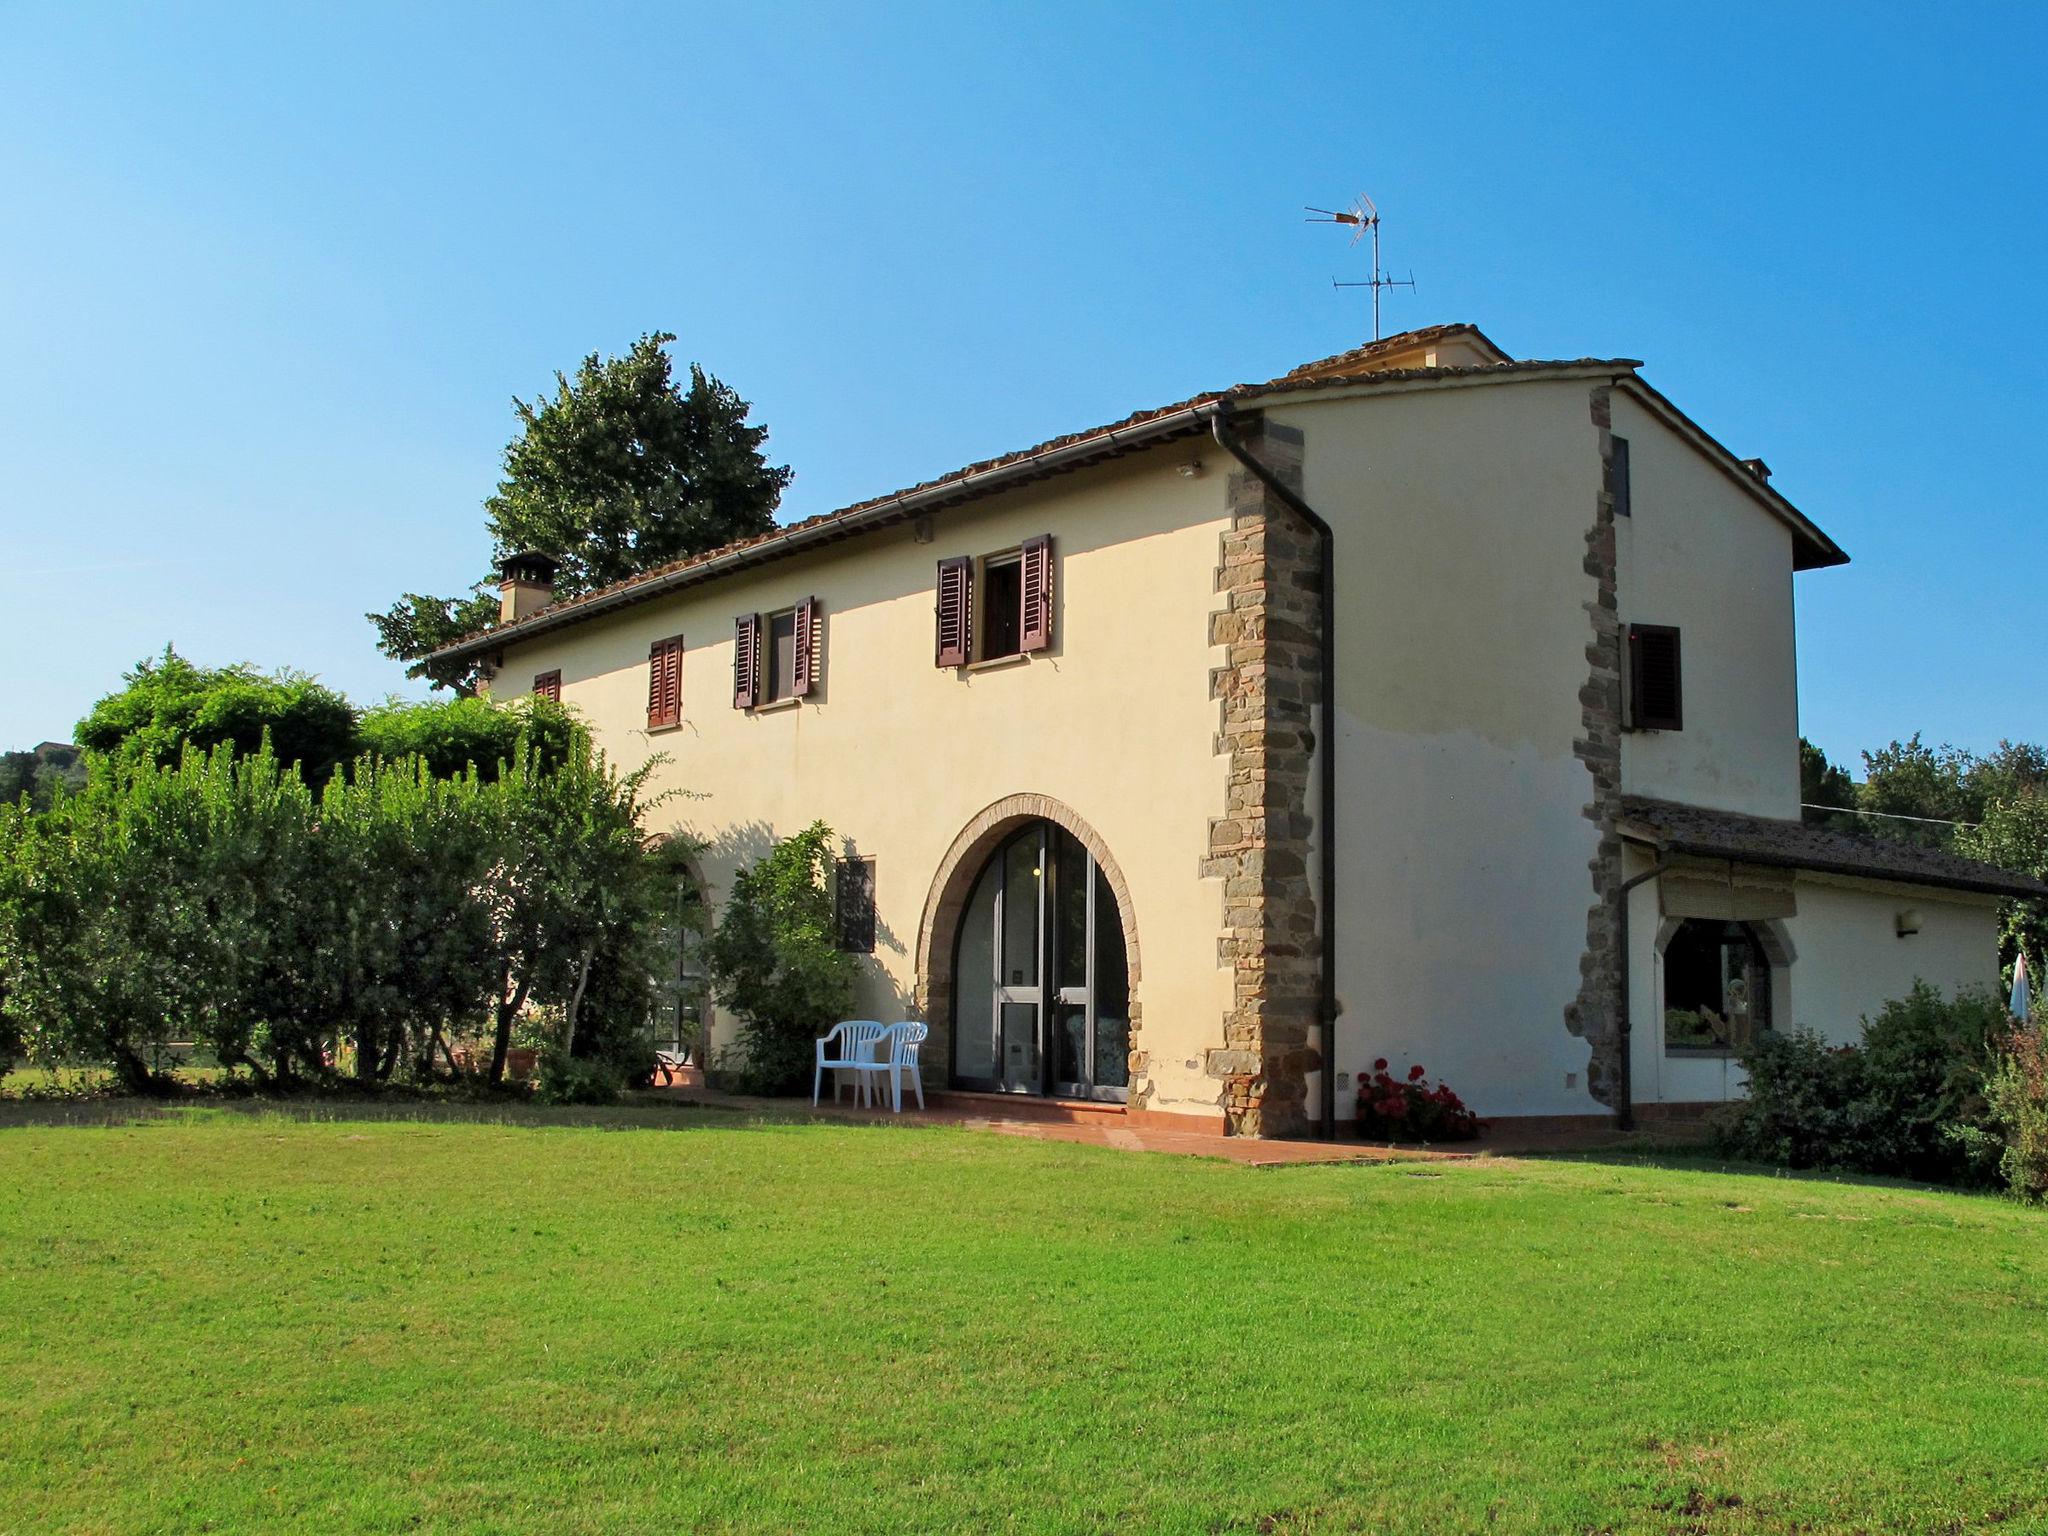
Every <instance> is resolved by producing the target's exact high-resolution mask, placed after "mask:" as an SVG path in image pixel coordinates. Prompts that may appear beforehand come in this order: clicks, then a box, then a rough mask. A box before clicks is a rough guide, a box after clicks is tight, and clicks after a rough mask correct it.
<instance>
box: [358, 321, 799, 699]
mask: <svg viewBox="0 0 2048 1536" xmlns="http://www.w3.org/2000/svg"><path fill="white" fill-rule="evenodd" d="M674 340H675V337H674V336H672V335H670V334H668V333H667V332H663V331H657V332H654V333H653V334H651V335H647V336H642V337H641V338H640V339H639V340H638V341H637V342H635V343H634V344H633V347H632V349H631V350H630V351H629V352H627V353H626V355H625V356H623V357H600V356H599V355H598V354H597V353H595V352H593V353H591V354H590V356H588V357H586V358H584V360H583V363H582V366H581V367H579V368H578V369H577V370H576V376H575V378H573V379H571V378H569V377H568V376H567V375H565V374H561V373H557V374H556V375H555V391H554V393H553V394H552V395H546V396H542V397H541V398H539V399H536V400H533V401H526V400H519V399H514V400H513V402H512V408H513V410H514V411H515V412H516V413H517V414H518V417H519V433H518V435H517V436H516V437H514V438H513V439H512V441H511V442H510V443H509V444H508V445H507V446H506V448H505V473H504V478H503V479H502V480H500V481H499V482H498V489H497V491H496V493H495V494H494V495H492V496H491V497H490V498H489V499H488V500H487V501H486V502H485V503H484V510H485V512H486V513H487V514H488V517H489V527H490V533H491V541H492V545H493V550H494V554H495V555H497V556H504V555H507V554H511V553H514V552H516V551H520V550H528V549H534V550H541V551H544V552H545V553H547V554H550V555H553V556H554V557H555V558H556V559H557V560H559V561H560V562H561V571H560V574H559V575H558V576H557V577H556V580H555V591H556V594H557V596H561V597H573V596H575V595H576V594H578V593H582V592H588V591H591V590H593V589H594V588H597V587H602V586H606V585H608V584H610V583H612V582H615V581H620V580H623V579H624V578H626V577H628V576H637V575H639V574H640V573H641V572H643V571H650V570H653V569H655V568H656V567H658V566H663V565H667V564H668V563H670V562H671V561H674V560H681V559H684V558H686V557H688V556H690V555H697V554H702V553H704V552H705V551H707V550H712V549H717V548H719V547H720V546H721V545H725V544H730V543H732V542H733V541H735V540H737V539H745V538H751V537H753V536H754V535H756V534H762V533H767V532H768V531H769V530H771V529H772V528H773V527H774V526H775V508H776V507H777V505H778V504H779V503H780V502H781V500H782V490H783V487H784V486H786V485H788V484H789V479H790V471H789V469H788V467H787V466H783V467H780V468H778V467H774V466H771V465H770V464H769V463H768V462H767V460H766V459H765V458H764V457H763V455H762V452H761V445H762V444H763V443H764V442H765V441H766V440H767V437H768V430H767V428H765V427H758V426H753V425H751V424H749V422H748V420H747V415H748V412H749V411H750V410H751V409H752V407H750V406H749V405H748V403H747V402H746V401H745V400H742V399H741V398H740V397H739V395H738V394H737V393H736V392H735V391H734V390H732V389H731V388H729V387H728V386H726V385H724V384H721V383H720V382H719V381H718V380H717V379H715V378H713V377H712V376H711V375H709V374H707V373H706V372H705V371H704V370H703V369H702V368H700V367H698V366H697V365H696V364H695V363H692V364H691V365H690V382H689V386H688V387H687V388H684V387H682V386H681V385H680V384H678V382H677V381H676V379H675V377H674V374H673V372H672V369H671V364H670V360H669V355H668V352H667V351H666V350H665V349H666V347H667V345H668V343H669V342H671V341H674ZM496 616H497V605H496V601H495V599H494V598H493V597H492V596H491V595H490V594H489V592H488V590H487V586H486V583H481V582H480V583H478V585H477V586H476V587H475V588H473V589H472V591H471V593H470V595H468V596H466V597H454V598H437V597H428V596H423V595H421V594H419V593H407V594H406V596H405V597H404V598H403V599H402V600H401V601H400V602H398V603H396V604H394V605H393V606H392V608H391V609H390V610H389V611H388V612H386V613H381V614H378V613H373V614H370V615H368V616H367V617H368V618H369V620H370V622H371V623H372V624H374V625H376V626H377V631H378V644H379V647H380V649H382V650H383V651H384V653H385V654H386V655H387V656H391V657H394V658H396V659H397V660H400V661H404V662H407V663H409V665H408V666H407V668H406V673H407V675H408V676H410V677H425V678H427V679H428V680H429V681H430V682H432V683H433V684H434V686H436V687H440V688H451V689H453V690H454V691H456V692H457V693H463V694H467V693H473V692H474V691H475V687H476V678H475V674H474V672H473V671H471V670H469V669H466V668H462V667H450V666H449V665H448V664H446V663H432V662H428V661H427V660H426V657H427V655H428V654H429V653H430V652H431V651H433V650H435V649H436V648H438V647H440V646H443V645H446V644H448V643H449V642H450V641H452V640H455V639H458V638H460V637H461V636H463V635H465V634H471V633H474V632H475V631H476V630H478V629H481V628H483V627H485V626H487V625H488V624H489V623H490V622H491V621H492V620H493V619H495V618H496Z"/></svg>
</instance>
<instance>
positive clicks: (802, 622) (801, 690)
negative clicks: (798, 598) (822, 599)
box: [789, 597, 818, 699]
mask: <svg viewBox="0 0 2048 1536" xmlns="http://www.w3.org/2000/svg"><path fill="white" fill-rule="evenodd" d="M817 678H818V600H817V599H816V598H815V597H807V598H805V599H804V600H803V601H802V602H800V603H798V604H797V605H796V661H795V666H794V675H793V676H792V677H791V678H790V687H789V691H790V694H791V696H792V697H794V698H799V699H805V698H809V697H810V694H811V689H812V688H813V687H815V686H816V685H817Z"/></svg>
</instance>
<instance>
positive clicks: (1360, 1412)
mask: <svg viewBox="0 0 2048 1536" xmlns="http://www.w3.org/2000/svg"><path fill="white" fill-rule="evenodd" d="M33 1108H34V1107H32V1106H12V1111H11V1114H10V1119H12V1120H14V1121H17V1122H19V1121H23V1120H34V1119H36V1118H38V1116H37V1115H36V1114H34V1113H31V1111H32V1109H33ZM134 1113H136V1114H139V1115H140V1118H127V1117H128V1115H129V1114H130V1112H128V1111H120V1110H116V1109H111V1108H108V1107H106V1106H91V1105H77V1106H52V1107H51V1108H50V1109H49V1110H48V1111H45V1112H43V1113H42V1114H41V1116H40V1118H42V1119H45V1120H48V1119H58V1120H66V1119H68V1120H70V1121H73V1122H75V1123H69V1124H20V1123H17V1124H14V1125H13V1126H12V1128H9V1129H5V1130H0V1531H10V1532H11V1531H24V1532H26V1531H36V1532H44V1531H91V1532H103V1531H109V1532H111V1531H120V1532H128V1531H165V1532H169V1531H179V1532H183V1531H197V1530H213V1531H282V1530H289V1531H294V1532H308V1531H330V1530H364V1531H371V1530H374V1531H385V1530H398V1529H424V1530H434V1531H463V1532H470V1531H473V1532H485V1531H490V1532H498V1531H536V1532H539V1531H545V1532H550V1533H554V1532H598V1531H604V1532H613V1531H628V1532H631V1531H650V1532H651V1531H662V1532H672V1531H683V1530H692V1531H694V1530H745V1531H754V1530H805V1531H832V1530H873V1531H903V1530H959V1529H977V1530H984V1529H1014V1530H1026V1531H1111V1530H1116V1531H1123V1530H1134V1529H1146V1530H1152V1529H1157V1530H1170V1531H1189V1532H1214V1531H1244V1532H1308V1531H1354V1530H1355V1531H1370V1532H1376V1533H1393V1532H1429V1533H1432V1536H1436V1533H1444V1532H1459V1531H1492V1532H1523V1531H1527V1532H1592V1531H1600V1532H1608V1531H1611V1532H1638V1531H1640V1532H1705V1533H1718V1532H1752V1531H1795V1530H1796V1531H1805V1532H1823V1531H1872V1530H1883V1531H1893V1530H1926V1531H1943V1532H1949V1531H1965V1530H1975V1529H1979V1528H1983V1529H1991V1528H1993V1527H1996V1528H1998V1529H2001V1530H2004V1531H2020V1530H2039V1529H2043V1528H2048V1391H2044V1387H2048V1306H2044V1298H2048V1246H2044V1242H2043V1239H2044V1236H2048V1225H2044V1218H2042V1217H2040V1216H2037V1215H2034V1214H2031V1213H2029V1212H2026V1211H2023V1210H2020V1209H2018V1208H2015V1207H2010V1206H2007V1205H2005V1204H2002V1203H2000V1202H1998V1201H1995V1200H1991V1199H1985V1198H1975V1197H1967V1196H1959V1195H1947V1194H1937V1193H1929V1192H1924V1191H1918V1190H1911V1189H1905V1188H1899V1187H1886V1186H1880V1185H1868V1184H1853V1183H1838V1182H1824V1181H1808V1180H1796V1179H1789V1178H1780V1177H1771V1176H1765V1175H1760V1174H1757V1173H1754V1172H1747V1173H1745V1172H1729V1171H1723V1170H1717V1169H1711V1168H1706V1167H1697V1168H1689V1167H1668V1166H1661V1167H1660V1166H1650V1165H1648V1164H1639V1163H1598V1162H1563V1161H1558V1162H1510V1161H1489V1160H1482V1161H1478V1162H1473V1163H1463V1164H1435V1165H1418V1164H1404V1165H1387V1166H1357V1165H1354V1166H1340V1167H1297V1168H1281V1169H1249V1168H1242V1167H1236V1166H1231V1165H1228V1164H1223V1163H1212V1162H1205V1161H1197V1160H1188V1159H1178V1158H1169V1157H1163V1156H1148V1155H1140V1154H1131V1153H1121V1152H1114V1151H1108V1150H1101V1149H1095V1148H1087V1147H1078V1146H1068V1145H1061V1144H1054V1143H1041V1142H1032V1141H1022V1140H1014V1139H1011V1138H1007V1137H1001V1136H994V1135H989V1134H985V1133H975V1132H969V1131H958V1130H947V1129H905V1128H901V1127H865V1126H846V1125H802V1124H794V1123H777V1122H775V1121H773V1120H765V1119H764V1120H742V1119H740V1118H738V1117H735V1116H730V1115H719V1114H717V1113H715V1112H703V1111H699V1112H694V1113H693V1112H688V1111H676V1110H659V1111H644V1112H638V1113H635V1112H611V1113H607V1112H586V1113H584V1114H580V1115H573V1116H563V1117H550V1116H547V1115H544V1114H539V1113H535V1112H521V1113H513V1112H496V1111H484V1112H480V1113H473V1114H471V1115H468V1116H465V1115H462V1114H459V1113H456V1112H453V1111H448V1110H435V1109H431V1108H425V1109H417V1110H407V1111H403V1112H396V1113H393V1114H390V1115H384V1116H377V1117H372V1116H370V1115H369V1114H368V1113H366V1111H365V1110H364V1109H362V1108H360V1107H357V1106H345V1107H338V1108H337V1109H336V1110H335V1111H334V1114H335V1116H336V1118H334V1119H331V1120H323V1119H319V1118H308V1117H305V1116H284V1115H279V1114H275V1113H265V1112H262V1111H258V1110H251V1109H232V1108H200V1109H191V1108H183V1109H172V1110H167V1111H155V1112H148V1113H142V1112H134ZM558 1119H559V1120H562V1121H573V1122H575V1123H573V1124H572V1123H552V1122H553V1121H554V1120H558ZM96 1120H97V1121H99V1122H102V1123H97V1124H95V1123H90V1122H93V1121H96Z"/></svg>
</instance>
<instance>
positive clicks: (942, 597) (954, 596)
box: [936, 555, 974, 667]
mask: <svg viewBox="0 0 2048 1536" xmlns="http://www.w3.org/2000/svg"><path fill="white" fill-rule="evenodd" d="M973 622H974V562H973V561H972V560H971V559H969V558H968V557H967V556H965V555H957V556H954V557H953V558H951V559H948V560H941V561H940V562H939V601H938V641H937V647H936V649H937V658H938V665H940V666H942V667H964V666H966V665H967V663H968V662H969V661H971V660H972V659H973V656H972V654H971V645H972V631H971V628H970V626H971V625H972V624H973Z"/></svg>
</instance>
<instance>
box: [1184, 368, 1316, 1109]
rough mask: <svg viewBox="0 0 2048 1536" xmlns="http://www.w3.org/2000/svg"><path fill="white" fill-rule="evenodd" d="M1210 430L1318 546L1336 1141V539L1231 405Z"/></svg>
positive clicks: (1222, 403)
mask: <svg viewBox="0 0 2048 1536" xmlns="http://www.w3.org/2000/svg"><path fill="white" fill-rule="evenodd" d="M1209 430H1210V432H1211V434H1212V435H1213V436H1214V437H1215V439H1216V446H1217V447H1219V448H1221V449H1222V450H1223V451H1224V452H1225V453H1227V454H1229V455H1230V456H1231V457H1232V458H1233V459H1235V460H1237V462H1238V463H1240V464H1242V465H1243V466H1244V467H1245V468H1246V469H1247V470H1249V471H1250V472H1251V474H1252V476H1253V477H1254V478H1255V479H1257V480H1258V481H1259V483H1260V484H1261V485H1263V486H1265V488H1266V489H1267V490H1268V491H1270V492H1271V493H1272V494H1273V495H1274V496H1275V497H1277V498H1278V499H1279V500H1280V501H1281V503H1282V504H1283V505H1285V506H1286V507H1287V508H1288V510H1289V511H1291V512H1293V513H1294V514H1295V515H1296V516H1298V517H1299V518H1301V520H1302V521H1303V522H1305V523H1307V524H1308V525H1309V527H1311V528H1313V529H1314V530H1315V532H1316V537H1317V539H1318V540H1320V541H1321V543H1322V555H1323V558H1322V605H1323V624H1322V709H1323V739H1322V749H1323V771H1322V773H1321V775H1320V776H1319V778H1320V786H1319V787H1320V789H1321V794H1320V796H1319V799H1320V801H1321V804H1320V806H1319V808H1318V812H1317V824H1318V829H1319V830H1320V832H1321V834H1322V837H1321V847H1320V849H1319V850H1318V851H1319V852H1320V854H1321V860H1320V868H1321V878H1322V888H1323V903H1322V907H1323V910H1322V930H1323V953H1322V985H1321V988H1320V992H1321V995H1320V996H1319V997H1318V998H1317V1000H1316V1016H1317V1019H1318V1021H1319V1023H1320V1026H1321V1028H1320V1031H1319V1033H1320V1036H1321V1038H1320V1040H1319V1041H1318V1044H1320V1045H1321V1047H1322V1057H1323V1070H1322V1088H1323V1091H1322V1100H1323V1102H1322V1120H1323V1127H1322V1129H1323V1136H1324V1137H1325V1139H1327V1140H1330V1141H1335V1140H1336V1139H1337V535H1336V533H1335V531H1334V530H1332V529H1331V527H1330V525H1329V524H1328V523H1327V522H1325V521H1324V520H1323V517H1322V514H1320V513H1319V512H1317V511H1316V509H1315V508H1314V507H1311V506H1310V505H1309V504H1308V503H1307V502H1305V501H1303V500H1302V499H1301V497H1300V496H1298V495H1297V494H1296V493H1295V492H1294V491H1293V490H1292V489H1291V488H1290V487H1288V486H1287V485H1285V484H1283V483H1282V482H1281V480H1280V477H1279V476H1278V475H1276V474H1274V473H1273V471H1272V470H1270V469H1268V468H1267V467H1266V466H1265V465H1264V464H1262V463H1261V462H1260V461H1259V459H1258V458H1257V456H1256V455H1254V454H1253V453H1252V451H1251V450H1250V449H1249V448H1247V447H1245V445H1244V440H1243V439H1242V438H1240V437H1239V436H1238V435H1237V433H1236V430H1235V429H1234V428H1233V427H1232V425H1231V411H1230V402H1229V401H1227V400H1219V401H1217V402H1216V405H1215V407H1214V408H1213V410H1212V412H1211V414H1210V416H1209Z"/></svg>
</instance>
